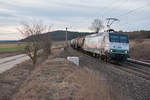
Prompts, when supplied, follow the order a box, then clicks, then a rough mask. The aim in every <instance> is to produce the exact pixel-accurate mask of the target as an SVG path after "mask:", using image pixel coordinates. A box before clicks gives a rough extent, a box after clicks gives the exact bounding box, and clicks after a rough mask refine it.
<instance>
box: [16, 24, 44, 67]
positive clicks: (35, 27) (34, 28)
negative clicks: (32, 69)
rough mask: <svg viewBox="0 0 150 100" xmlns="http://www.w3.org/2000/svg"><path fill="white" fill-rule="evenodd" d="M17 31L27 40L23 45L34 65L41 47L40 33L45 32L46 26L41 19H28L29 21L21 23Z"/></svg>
mask: <svg viewBox="0 0 150 100" xmlns="http://www.w3.org/2000/svg"><path fill="white" fill-rule="evenodd" d="M18 31H19V32H20V33H21V34H22V35H23V36H24V37H25V38H28V39H29V41H28V42H27V44H26V46H25V52H26V54H27V55H28V56H29V57H30V58H31V60H32V62H33V65H36V62H37V59H38V57H39V53H38V52H39V50H40V49H42V46H41V40H42V37H41V34H43V33H46V32H47V26H46V25H44V24H43V23H42V21H30V22H29V23H27V22H23V23H21V27H20V28H18Z"/></svg>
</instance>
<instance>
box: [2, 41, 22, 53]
mask: <svg viewBox="0 0 150 100" xmlns="http://www.w3.org/2000/svg"><path fill="white" fill-rule="evenodd" d="M24 47H25V43H0V52H2V53H5V52H14V51H23V50H24Z"/></svg>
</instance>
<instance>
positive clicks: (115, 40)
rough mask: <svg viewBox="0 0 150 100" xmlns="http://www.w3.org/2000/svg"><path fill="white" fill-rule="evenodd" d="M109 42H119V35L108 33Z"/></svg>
mask: <svg viewBox="0 0 150 100" xmlns="http://www.w3.org/2000/svg"><path fill="white" fill-rule="evenodd" d="M110 42H119V35H110Z"/></svg>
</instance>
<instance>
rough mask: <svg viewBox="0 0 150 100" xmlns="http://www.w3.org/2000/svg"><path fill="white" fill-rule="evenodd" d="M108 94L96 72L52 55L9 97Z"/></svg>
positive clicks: (96, 98)
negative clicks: (54, 57)
mask: <svg viewBox="0 0 150 100" xmlns="http://www.w3.org/2000/svg"><path fill="white" fill-rule="evenodd" d="M109 97H110V96H109V86H108V85H107V83H106V81H105V80H104V79H103V78H102V77H100V75H99V74H98V72H94V71H92V70H90V69H88V68H79V67H77V66H75V65H73V64H71V63H69V62H67V61H66V60H65V59H62V58H56V59H49V60H47V61H46V62H45V63H43V64H42V65H41V66H39V67H38V68H37V69H36V70H35V71H33V72H32V74H31V76H30V77H29V78H28V79H27V80H26V81H25V83H24V84H23V85H22V87H21V88H20V91H19V92H18V93H17V94H16V95H15V96H14V98H13V100H109Z"/></svg>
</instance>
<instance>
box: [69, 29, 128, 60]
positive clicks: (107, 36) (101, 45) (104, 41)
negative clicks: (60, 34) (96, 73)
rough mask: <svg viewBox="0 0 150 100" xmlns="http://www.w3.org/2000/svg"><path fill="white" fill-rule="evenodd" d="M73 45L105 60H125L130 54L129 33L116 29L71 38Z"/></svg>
mask: <svg viewBox="0 0 150 100" xmlns="http://www.w3.org/2000/svg"><path fill="white" fill-rule="evenodd" d="M71 45H72V47H74V48H77V49H82V50H83V51H86V52H89V53H92V54H93V55H94V56H97V57H101V59H103V60H116V61H124V60H126V59H127V57H128V56H129V39H128V35H126V34H122V33H118V32H114V31H113V32H111V31H108V32H101V33H98V34H92V35H87V36H85V37H81V38H76V39H73V40H71Z"/></svg>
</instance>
